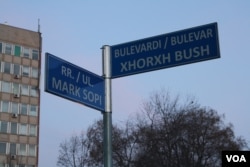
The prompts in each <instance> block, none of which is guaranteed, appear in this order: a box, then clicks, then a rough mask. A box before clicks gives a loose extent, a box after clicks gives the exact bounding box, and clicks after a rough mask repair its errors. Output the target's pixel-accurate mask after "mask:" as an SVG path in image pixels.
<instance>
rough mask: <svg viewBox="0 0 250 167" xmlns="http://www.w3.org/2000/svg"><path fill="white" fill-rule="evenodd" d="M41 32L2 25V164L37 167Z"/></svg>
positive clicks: (0, 35) (0, 71)
mask: <svg viewBox="0 0 250 167" xmlns="http://www.w3.org/2000/svg"><path fill="white" fill-rule="evenodd" d="M41 46H42V41H41V33H40V32H39V30H38V32H35V31H30V30H26V29H22V28H17V27H13V26H9V25H5V24H0V167H37V166H38V152H39V115H40V71H41Z"/></svg>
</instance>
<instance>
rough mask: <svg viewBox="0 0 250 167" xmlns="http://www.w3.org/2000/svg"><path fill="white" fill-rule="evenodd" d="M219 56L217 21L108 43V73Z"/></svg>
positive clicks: (115, 74)
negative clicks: (111, 44)
mask: <svg viewBox="0 0 250 167" xmlns="http://www.w3.org/2000/svg"><path fill="white" fill-rule="evenodd" d="M215 58H220V49H219V39H218V28H217V23H211V24H207V25H203V26H199V27H194V28H190V29H185V30H181V31H177V32H172V33H167V34H163V35H159V36H154V37H150V38H145V39H141V40H136V41H132V42H128V43H123V44H118V45H114V46H111V77H112V78H118V77H123V76H128V75H133V74H138V73H143V72H148V71H153V70H159V69H163V68H170V67H174V66H179V65H184V64H190V63H195V62H200V61H205V60H210V59H215Z"/></svg>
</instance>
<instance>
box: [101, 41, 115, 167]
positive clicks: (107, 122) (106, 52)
mask: <svg viewBox="0 0 250 167" xmlns="http://www.w3.org/2000/svg"><path fill="white" fill-rule="evenodd" d="M102 56H103V61H102V63H103V77H104V82H105V112H103V124H104V128H103V130H104V135H103V137H104V142H103V147H104V148H103V154H104V167H112V166H113V163H112V103H111V62H110V60H111V52H110V46H107V45H105V46H103V47H102Z"/></svg>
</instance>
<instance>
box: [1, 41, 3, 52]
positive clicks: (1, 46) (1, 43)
mask: <svg viewBox="0 0 250 167" xmlns="http://www.w3.org/2000/svg"><path fill="white" fill-rule="evenodd" d="M2 47H3V44H2V43H1V42H0V53H3V52H2Z"/></svg>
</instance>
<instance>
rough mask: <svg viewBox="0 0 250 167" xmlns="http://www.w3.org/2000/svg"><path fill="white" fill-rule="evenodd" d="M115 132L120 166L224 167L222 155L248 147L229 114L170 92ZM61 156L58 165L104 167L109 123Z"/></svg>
mask: <svg viewBox="0 0 250 167" xmlns="http://www.w3.org/2000/svg"><path fill="white" fill-rule="evenodd" d="M112 132H113V134H112V147H113V155H112V156H113V165H114V166H116V167H152V166H157V167H176V166H178V167H186V166H192V167H219V166H220V165H221V151H222V150H240V149H243V148H246V147H247V144H246V141H245V140H244V139H243V138H241V137H236V136H235V134H234V132H233V126H232V124H226V123H224V115H219V114H218V113H217V112H216V111H215V110H213V109H211V108H208V107H201V106H200V105H199V104H198V103H197V101H196V100H195V99H194V98H187V100H185V101H183V100H182V99H181V98H180V96H176V97H173V96H170V93H169V92H167V91H164V90H161V91H160V92H156V93H154V94H153V95H152V96H151V97H150V98H149V100H148V101H145V103H144V104H143V106H142V110H141V113H139V114H138V115H137V117H135V119H129V120H128V121H127V122H125V124H124V126H118V125H113V126H112ZM59 154H60V155H59V157H58V163H57V164H58V166H63V167H99V166H103V165H102V164H103V121H102V120H99V121H96V122H94V124H93V125H91V126H90V127H89V128H88V130H87V133H86V136H84V135H83V134H81V135H80V136H72V137H71V139H70V140H69V141H65V142H64V143H62V144H61V145H60V150H59Z"/></svg>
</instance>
